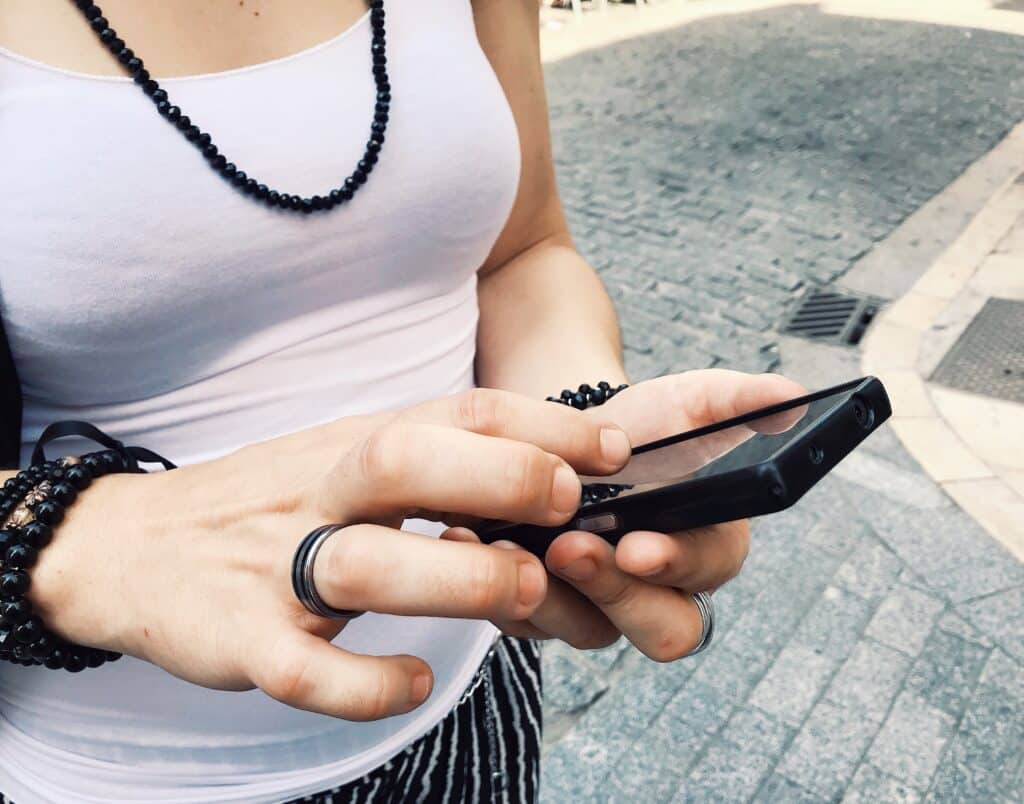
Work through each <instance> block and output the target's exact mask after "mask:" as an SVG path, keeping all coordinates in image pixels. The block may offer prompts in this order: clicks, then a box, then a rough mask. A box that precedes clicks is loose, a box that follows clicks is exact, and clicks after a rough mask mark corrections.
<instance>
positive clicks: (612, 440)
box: [601, 427, 631, 466]
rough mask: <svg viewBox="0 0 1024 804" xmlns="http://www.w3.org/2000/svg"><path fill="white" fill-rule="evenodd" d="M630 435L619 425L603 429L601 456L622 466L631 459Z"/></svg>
mask: <svg viewBox="0 0 1024 804" xmlns="http://www.w3.org/2000/svg"><path fill="white" fill-rule="evenodd" d="M630 450H631V447H630V446H629V437H628V436H627V435H626V434H625V433H624V432H623V431H622V430H620V429H619V428H618V427H605V428H603V429H602V430H601V457H602V458H604V459H605V460H606V461H608V463H611V464H614V465H615V466H620V465H621V464H624V463H625V462H626V461H628V460H629V453H630Z"/></svg>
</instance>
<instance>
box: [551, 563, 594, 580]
mask: <svg viewBox="0 0 1024 804" xmlns="http://www.w3.org/2000/svg"><path fill="white" fill-rule="evenodd" d="M558 574H559V575H564V576H565V577H566V578H570V579H572V580H574V581H589V580H590V579H591V578H593V577H594V575H596V574H597V564H595V563H594V559H592V558H577V559H576V560H575V561H573V562H571V563H569V564H566V565H565V566H564V567H562V568H561V569H560V570H558Z"/></svg>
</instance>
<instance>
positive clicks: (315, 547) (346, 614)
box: [292, 525, 365, 620]
mask: <svg viewBox="0 0 1024 804" xmlns="http://www.w3.org/2000/svg"><path fill="white" fill-rule="evenodd" d="M343 527H344V525H324V526H323V527H320V528H316V529H315V530H311V531H310V532H309V533H308V534H306V537H305V538H304V539H303V540H302V541H301V542H299V546H298V547H297V548H296V549H295V555H294V556H293V557H292V589H293V590H295V597H297V598H298V599H299V602H300V603H301V604H302V605H303V606H305V607H306V610H307V611H310V612H312V613H313V614H316V615H317V616H318V617H330V618H331V619H335V620H354V619H355V618H356V617H358V616H359V615H360V614H364V613H365V612H362V611H351V610H349V609H336V608H334V607H333V606H328V605H327V604H326V603H325V602H324V599H323V598H322V597H320V593H319V592H317V590H316V583H315V582H314V580H313V565H314V564H315V563H316V554H317V553H319V552H320V548H321V547H323V544H324V542H326V541H327V539H328V538H330V536H331V534H333V533H334V532H335V531H338V530H341V529H342V528H343Z"/></svg>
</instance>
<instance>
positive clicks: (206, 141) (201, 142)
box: [196, 131, 212, 148]
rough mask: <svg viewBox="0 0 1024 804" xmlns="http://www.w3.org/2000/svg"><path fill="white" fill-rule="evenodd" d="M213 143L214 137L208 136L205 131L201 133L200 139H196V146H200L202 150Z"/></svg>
mask: <svg viewBox="0 0 1024 804" xmlns="http://www.w3.org/2000/svg"><path fill="white" fill-rule="evenodd" d="M211 142H212V137H210V135H209V134H207V133H206V132H205V131H203V132H201V133H200V134H199V137H198V139H196V145H198V146H199V147H200V148H205V147H206V146H207V145H210V144H211Z"/></svg>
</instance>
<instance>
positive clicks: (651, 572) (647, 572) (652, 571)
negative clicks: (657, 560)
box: [633, 564, 668, 578]
mask: <svg viewBox="0 0 1024 804" xmlns="http://www.w3.org/2000/svg"><path fill="white" fill-rule="evenodd" d="M667 567H668V564H658V566H656V567H655V568H654V569H649V570H644V571H643V572H636V573H633V574H634V575H639V576H640V577H641V578H649V577H650V576H652V575H657V574H658V573H660V572H664V571H665V570H666V568H667Z"/></svg>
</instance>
